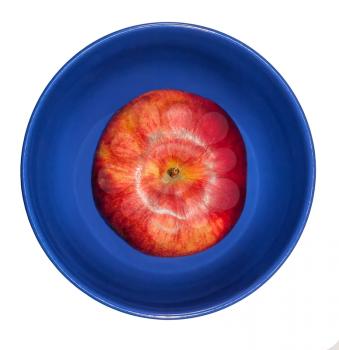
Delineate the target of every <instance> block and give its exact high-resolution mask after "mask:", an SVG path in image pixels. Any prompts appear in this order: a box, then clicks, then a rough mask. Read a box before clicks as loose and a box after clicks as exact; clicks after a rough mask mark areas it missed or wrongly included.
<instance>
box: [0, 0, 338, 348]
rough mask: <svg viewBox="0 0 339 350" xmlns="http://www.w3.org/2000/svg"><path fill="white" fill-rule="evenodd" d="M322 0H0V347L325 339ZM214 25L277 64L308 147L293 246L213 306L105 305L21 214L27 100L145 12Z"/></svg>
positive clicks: (331, 173)
mask: <svg viewBox="0 0 339 350" xmlns="http://www.w3.org/2000/svg"><path fill="white" fill-rule="evenodd" d="M335 5H336V1H325V0H324V1H312V0H309V1H297V0H295V1H286V0H285V1H279V2H278V1H258V0H256V1H248V2H245V1H215V0H208V1H202V2H199V1H195V2H191V1H188V0H186V1H184V0H167V1H166V0H165V1H159V0H157V1H153V0H140V1H131V0H122V1H113V0H111V1H99V0H92V1H81V2H75V1H61V0H59V1H34V0H30V1H6V2H5V1H3V2H1V5H0V6H1V8H0V17H1V18H0V26H1V28H0V36H1V42H0V52H1V53H0V61H1V64H0V89H1V90H0V112H1V115H0V116H1V127H0V169H1V171H0V213H1V216H0V218H1V220H0V223H1V234H0V239H1V242H0V269H1V275H0V276H1V279H0V281H1V282H0V283H1V287H0V293H1V298H0V303H1V305H0V322H1V326H0V348H1V349H6V350H7V349H37V350H38V349H52V350H53V349H80V348H81V349H113V348H116V349H149V350H153V349H159V348H160V349H163V350H167V349H171V350H172V349H173V348H177V349H185V348H186V349H206V348H207V349H230V350H248V349H251V350H256V349H258V350H259V349H260V350H272V349H274V350H280V349H281V350H300V349H301V350H304V349H305V350H328V349H329V348H331V346H333V345H334V344H335V343H336V341H337V340H338V339H339V302H338V300H339V283H338V280H339V259H338V248H339V220H338V219H339V212H338V209H339V207H338V198H339V186H338V174H339V157H338V151H339V137H338V128H339V121H338V120H339V114H338V111H339V108H338V100H339V88H338V79H339V69H338V64H339V49H338V48H339V39H338V35H339V22H338V13H339V12H338V11H339V10H338V9H336V8H335ZM155 21H179V22H189V23H195V24H200V25H204V26H208V27H211V28H214V29H217V30H219V31H223V32H225V33H228V34H230V35H232V36H234V37H236V38H238V39H240V40H241V41H243V42H245V43H246V44H248V45H250V46H251V47H253V48H254V49H255V50H257V51H258V52H259V53H261V54H262V55H263V56H264V57H265V58H266V59H268V60H269V61H270V62H271V63H272V64H273V65H274V66H275V67H276V68H277V69H278V71H279V72H280V73H281V74H282V75H283V76H284V78H285V79H286V80H287V82H288V83H289V84H290V86H291V87H292V89H293V90H294V92H295V94H296V95H297V97H298V99H299V101H300V103H301V105H302V107H303V109H304V111H305V113H306V116H307V118H308V121H309V124H310V127H311V130H312V133H313V137H314V142H315V148H316V155H317V187H316V193H315V199H314V204H313V208H312V211H311V216H310V218H309V221H308V224H307V226H306V229H305V231H304V234H303V236H302V238H301V240H300V241H299V244H298V245H297V247H296V249H295V250H294V252H293V253H292V255H291V256H290V258H289V259H288V260H287V262H286V263H285V264H284V265H283V267H282V268H281V269H280V270H279V271H278V273H277V274H276V275H275V276H274V277H273V278H272V279H271V280H270V281H269V282H267V283H266V284H265V285H264V286H263V287H262V288H260V289H259V290H258V291H256V292H255V293H254V294H252V295H251V296H249V297H248V298H246V299H245V300H243V301H241V302H240V303H238V304H236V305H234V306H232V307H230V308H228V309H226V310H223V311H220V312H217V313H214V314H211V315H208V316H203V317H200V318H196V319H189V320H181V321H156V320H148V319H142V318H137V317H133V316H129V315H125V314H122V313H119V312H117V311H114V310H111V309H109V308H108V307H106V306H103V305H101V304H99V303H98V302H96V301H94V300H92V299H91V298H89V297H88V296H86V295H85V294H83V293H82V292H80V291H79V290H78V289H77V288H75V287H74V286H73V285H71V284H70V283H69V282H68V281H67V280H66V279H65V278H64V277H63V276H62V275H61V274H60V273H59V272H58V271H57V270H56V268H55V267H54V266H53V265H52V263H50V261H49V260H48V258H47V257H46V256H45V254H44V253H43V251H42V249H41V248H40V246H39V244H38V242H37V241H36V239H35V237H34V234H33V232H32V230H31V228H30V225H29V223H28V220H27V218H26V214H25V210H24V206H23V202H22V198H21V191H20V177H19V165H20V152H21V146H22V140H23V136H24V132H25V128H26V125H27V123H28V120H29V117H30V114H31V112H32V110H33V107H34V105H35V103H36V101H37V99H38V97H39V95H40V93H41V92H42V90H43V88H44V87H45V86H46V84H47V83H48V81H49V80H50V79H51V78H52V76H53V75H54V74H55V73H56V72H57V70H58V69H59V68H60V67H61V66H62V65H63V64H64V63H65V62H66V61H67V60H68V59H69V58H71V57H72V56H73V55H74V54H75V53H77V52H78V51H79V50H80V49H82V48H83V47H84V46H86V45H87V44H89V43H91V42H92V41H94V40H96V39H98V38H100V37H101V36H103V35H106V34H108V33H110V32H113V31H115V30H118V29H121V28H124V27H127V26H130V25H134V24H140V23H145V22H155Z"/></svg>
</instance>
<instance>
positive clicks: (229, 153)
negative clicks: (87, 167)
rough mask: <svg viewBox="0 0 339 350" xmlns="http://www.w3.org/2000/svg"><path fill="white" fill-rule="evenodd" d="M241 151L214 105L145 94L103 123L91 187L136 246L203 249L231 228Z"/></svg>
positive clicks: (172, 94)
mask: <svg viewBox="0 0 339 350" xmlns="http://www.w3.org/2000/svg"><path fill="white" fill-rule="evenodd" d="M246 168H247V164H246V150H245V146H244V142H243V139H242V137H241V135H240V132H239V130H238V128H237V127H236V126H235V124H234V122H233V121H232V120H231V118H230V117H229V116H228V114H227V113H226V112H225V111H224V110H223V109H221V107H219V106H218V105H217V104H215V103H214V102H212V101H210V100H208V99H206V98H204V97H201V96H198V95H195V94H192V93H186V92H183V91H178V90H155V91H151V92H148V93H145V94H143V95H141V96H139V97H137V98H136V99H134V100H133V101H131V102H130V103H128V104H127V105H125V106H124V107H123V108H122V109H121V110H119V111H118V112H117V113H116V114H115V115H113V117H112V118H111V120H110V121H109V123H108V125H107V127H106V129H105V130H104V132H103V134H102V136H101V139H100V141H99V143H98V147H97V150H96V154H95V158H94V163H93V174H92V186H93V195H94V199H95V202H96V205H97V208H98V210H99V212H100V213H101V215H102V216H103V217H104V219H105V220H106V221H107V223H108V224H109V225H110V226H111V227H112V228H113V229H114V230H115V231H116V232H117V233H119V234H120V235H121V236H122V237H123V238H124V239H125V240H126V241H127V242H128V243H129V244H131V245H132V246H133V247H135V248H136V249H138V250H140V251H142V252H144V253H146V254H150V255H154V256H161V257H176V256H184V255H190V254H194V253H197V252H200V251H203V250H205V249H207V248H209V247H211V246H213V245H214V244H216V243H217V242H219V241H220V240H221V239H222V238H223V237H224V236H225V235H227V233H229V231H230V230H231V229H232V227H233V226H234V225H235V223H236V222H237V220H238V219H239V216H240V214H241V212H242V209H243V206H244V202H245V196H246V175H247V169H246Z"/></svg>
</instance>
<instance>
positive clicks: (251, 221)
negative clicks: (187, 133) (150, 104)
mask: <svg viewBox="0 0 339 350" xmlns="http://www.w3.org/2000/svg"><path fill="white" fill-rule="evenodd" d="M162 88H165V89H180V90H185V91H188V92H193V93H196V94H199V95H201V96H204V97H207V98H209V99H211V100H213V101H215V102H216V103H218V104H219V105H220V106H221V107H222V108H223V109H225V110H226V111H227V112H228V113H229V114H230V115H231V116H232V118H233V120H234V121H235V123H236V124H237V126H238V127H239V129H240V131H241V133H242V135H243V138H244V141H245V144H246V149H247V157H248V185H247V198H246V203H245V208H244V211H243V213H242V215H241V217H240V220H239V221H238V223H237V224H236V226H235V227H234V229H233V230H232V231H231V232H230V234H229V235H228V236H226V237H225V238H224V239H223V240H222V241H221V242H220V243H218V244H217V245H215V246H213V247H212V248H210V249H208V250H206V251H204V252H201V253H198V254H195V255H192V256H187V257H179V258H160V257H153V256H148V255H144V254H142V253H140V252H139V251H137V250H135V249H134V248H132V247H131V246H130V245H129V244H127V243H126V242H125V241H124V240H123V239H121V238H120V237H119V236H118V235H117V234H115V233H114V232H113V231H112V229H111V228H110V227H109V226H108V225H107V224H106V223H105V221H104V220H103V218H102V217H101V216H100V214H99V212H98V211H97V209H96V207H95V204H94V201H93V197H92V189H91V169H92V161H93V156H94V152H95V148H96V145H97V142H98V139H99V137H100V134H101V133H102V131H103V129H104V127H105V125H106V123H107V122H108V120H109V119H110V118H111V116H112V114H113V113H114V112H115V111H117V110H118V109H119V108H120V107H122V106H123V105H124V104H126V103H127V102H129V101H130V100H131V99H133V98H134V97H136V96H138V95H140V94H142V93H144V92H147V91H149V90H154V89H162ZM21 172H22V173H21V176H22V191H23V197H24V201H25V205H26V210H27V213H28V216H29V219H30V222H31V225H32V227H33V230H34V232H35V234H36V236H37V238H38V240H39V242H40V244H41V246H42V248H43V249H44V250H45V252H46V254H47V255H48V256H49V258H50V259H51V260H52V262H53V263H54V264H55V265H56V267H57V268H58V269H59V270H60V271H61V272H62V273H63V274H64V275H65V276H66V277H67V278H68V279H69V280H70V281H71V282H73V283H74V284H75V285H77V286H78V287H79V288H80V289H81V290H83V291H84V292H86V293H87V294H88V295H90V296H92V297H93V298H95V299H97V300H98V301H101V302H102V303H104V304H106V305H108V306H111V307H113V308H115V309H118V310H121V311H124V312H128V313H131V314H134V315H139V316H146V317H154V318H185V317H193V316H198V315H203V314H206V313H209V312H213V311H216V310H219V309H222V308H224V307H226V306H229V305H231V304H233V303H235V302H237V301H238V300H240V299H242V298H244V297H245V296H246V295H248V294H250V293H251V292H253V291H254V290H255V289H256V288H258V287H259V286H260V285H261V284H263V283H264V282H265V281H266V280H267V279H268V278H269V277H270V276H271V275H272V274H273V273H274V272H275V271H276V270H277V269H278V268H279V266H280V265H281V264H282V263H283V262H284V260H285V259H286V258H287V257H288V255H289V254H290V252H291V251H292V249H293V247H294V246H295V244H296V242H297V241H298V238H299V237H300V234H301V232H302V230H303V227H304V225H305V222H306V220H307V216H308V213H309V210H310V206H311V202H312V197H313V190H314V183H315V159H314V150H313V144H312V138H311V135H310V131H309V128H308V125H307V122H306V120H305V117H304V114H303V112H302V109H301V107H300V105H299V104H298V101H297V100H296V97H295V96H294V95H293V93H292V91H291V89H290V88H289V87H288V86H287V84H286V83H285V81H284V80H283V79H282V78H281V76H280V75H279V74H278V73H277V72H276V71H275V70H274V68H272V66H270V65H269V63H267V61H265V60H264V59H263V58H262V57H260V56H259V55H258V54H257V53H256V52H254V51H253V50H251V49H250V48H249V47H247V46H245V45H244V44H242V43H240V42H239V41H237V40H235V39H233V38H231V37H229V36H227V35H225V34H222V33H219V32H215V31H213V30H210V29H206V28H201V27H197V26H193V25H186V24H174V23H158V24H148V25H141V26H136V27H132V28H128V29H124V30H122V31H119V32H116V33H113V34H110V35H108V36H106V37H104V38H102V39H100V40H98V41H96V42H95V43H94V44H92V45H90V46H88V47H87V48H85V49H84V50H83V51H81V52H80V53H78V54H77V55H76V56H75V57H73V58H72V59H71V60H70V61H69V62H68V63H67V64H66V65H65V66H64V67H63V68H62V69H61V70H60V71H59V72H58V73H57V75H56V76H55V77H54V78H53V80H52V81H51V82H50V84H49V85H48V86H47V88H46V89H45V91H44V92H43V94H42V96H41V98H40V100H39V101H38V103H37V106H36V108H35V110H34V112H33V115H32V117H31V120H30V123H29V126H28V129H27V134H26V138H25V141H24V146H23V152H22V168H21Z"/></svg>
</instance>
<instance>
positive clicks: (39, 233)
mask: <svg viewBox="0 0 339 350" xmlns="http://www.w3.org/2000/svg"><path fill="white" fill-rule="evenodd" d="M149 28H154V29H155V30H156V29H157V28H160V29H163V28H167V29H170V28H181V29H191V30H195V31H199V32H205V33H208V34H209V35H211V36H217V37H219V38H220V37H221V38H222V39H224V40H226V41H229V42H232V43H233V44H235V45H237V46H240V47H241V48H243V49H245V50H246V51H247V53H248V54H249V55H251V56H252V57H255V58H257V59H258V60H259V61H260V62H261V63H262V64H263V65H264V66H265V67H266V69H267V71H268V72H269V73H270V74H272V75H274V76H275V78H276V79H277V81H278V82H279V84H280V87H281V88H282V89H283V90H284V92H285V93H287V95H288V99H289V102H290V103H292V104H293V105H294V107H295V108H296V112H297V113H298V116H299V119H300V122H301V128H302V133H303V134H304V136H305V143H307V144H306V145H305V146H306V147H307V155H308V158H309V171H310V179H309V180H310V181H309V183H308V185H307V196H306V197H307V200H306V201H305V203H304V206H303V211H302V213H301V215H300V216H299V221H298V223H297V225H296V228H295V230H294V235H293V238H292V239H291V240H290V242H289V243H288V245H287V246H286V248H285V249H284V251H283V252H282V253H281V254H280V255H279V256H278V257H277V258H276V260H275V261H274V263H273V264H272V265H271V266H270V267H269V268H268V269H267V271H266V272H265V273H264V274H262V275H261V276H260V277H259V278H258V280H257V281H256V282H255V283H253V284H252V285H250V286H249V287H247V288H245V289H244V290H243V291H242V292H241V293H238V294H236V295H234V296H232V297H231V298H229V299H227V300H225V301H223V302H220V303H218V304H216V305H213V306H211V307H208V308H205V309H199V310H197V311H192V312H183V313H181V312H180V313H173V314H167V313H157V312H149V311H148V312H144V311H142V310H140V309H138V308H131V307H128V306H126V305H123V304H121V303H118V302H112V301H110V300H108V299H106V298H105V297H103V296H101V295H100V294H99V293H97V292H96V291H95V290H93V289H91V288H89V287H88V286H86V285H85V283H83V282H82V281H81V280H80V279H79V278H78V277H77V276H75V275H74V274H73V273H72V272H71V271H69V269H68V268H67V267H66V266H65V265H64V263H63V262H62V261H61V259H59V258H58V257H57V256H56V254H54V252H53V249H52V248H51V247H50V246H49V244H48V242H47V241H46V239H45V238H44V233H43V230H42V229H41V228H40V226H39V219H38V217H37V215H36V214H35V212H34V206H33V204H32V202H31V199H30V195H29V190H28V188H29V184H28V176H27V173H28V170H27V155H28V148H29V145H30V142H31V133H32V130H33V129H34V127H35V124H36V119H37V116H38V114H39V110H40V106H41V105H42V104H43V102H44V101H45V100H46V99H47V98H48V97H49V93H50V90H51V89H53V85H54V84H55V82H56V81H57V80H58V79H60V78H62V75H63V73H64V71H65V70H66V69H67V68H68V67H69V66H70V65H72V64H76V61H77V60H78V58H79V57H80V56H83V55H86V53H88V52H89V51H90V50H91V49H93V48H94V47H97V46H99V45H100V44H102V43H103V42H105V41H106V40H111V39H112V38H115V37H118V36H120V35H121V34H133V33H134V32H136V31H142V30H145V29H146V30H147V29H149ZM20 179H21V191H22V197H23V201H24V205H25V209H26V213H27V216H28V219H29V222H30V225H31V227H32V229H33V232H34V234H35V236H36V238H37V240H38V242H39V244H40V246H41V248H42V249H43V250H44V252H45V254H46V255H47V257H48V258H49V260H50V261H51V262H52V263H53V265H54V266H55V267H56V268H57V269H58V270H59V271H60V272H61V273H62V274H63V276H64V277H66V278H67V279H68V280H69V281H70V282H71V283H72V284H74V285H75V286H76V287H77V288H79V289H80V290H81V291H83V292H84V293H85V294H87V295H88V296H90V297H91V298H93V299H95V300H96V301H99V302H100V303H102V304H104V305H106V306H109V307H111V308H113V309H115V310H118V311H121V312H124V313H127V314H130V315H134V316H139V317H145V318H152V319H167V320H168V319H186V318H192V317H197V316H203V315H206V314H210V313H213V312H216V311H219V310H222V309H224V308H226V307H228V306H231V305H233V304H235V303H237V302H238V301H240V300H242V299H244V298H245V297H247V296H248V295H250V294H252V293H253V292H255V291H256V290H257V289H258V288H259V287H261V286H262V285H263V284H264V283H265V282H267V281H268V280H269V279H270V278H271V277H272V276H273V275H274V274H275V273H276V272H277V270H278V269H279V268H280V267H281V266H282V265H283V264H284V262H285V261H286V259H287V258H288V257H289V256H290V254H291V252H292V251H293V249H294V248H295V246H296V244H297V242H298V241H299V239H300V237H301V234H302V232H303V230H304V227H305V225H306V222H307V219H308V217H309V214H310V210H311V206H312V202H313V198H314V191H315V183H316V158H315V150H314V143H313V140H312V135H311V131H310V128H309V125H308V122H307V119H306V117H305V114H304V112H303V110H302V107H301V105H300V103H299V101H298V100H297V98H296V96H295V94H294V93H293V91H292V89H291V88H290V86H289V85H288V84H287V82H286V81H285V80H284V78H283V77H282V76H281V75H280V73H279V72H278V71H277V70H276V69H275V68H274V67H273V66H272V65H271V64H270V63H269V62H268V61H267V60H266V59H265V58H263V57H262V56H261V55H260V54H259V53H257V52H256V51H255V50H253V49H252V48H250V47H249V46H247V45H246V44H244V43H242V42H241V41H239V40H238V39H235V38H233V37H232V36H230V35H228V34H225V33H222V32H219V31H217V30H214V29H210V28H207V27H204V26H200V25H195V24H190V23H180V22H152V23H144V24H139V25H134V26H131V27H127V28H124V29H121V30H118V31H115V32H112V33H110V34H108V35H105V36H103V37H102V38H100V39H98V40H96V41H94V42H92V43H91V44H89V45H88V46H86V47H85V48H83V49H82V50H81V51H79V52H78V53H77V54H75V55H74V56H73V57H72V58H71V59H70V60H68V61H67V62H66V63H65V64H64V65H63V66H62V67H61V68H60V69H59V71H58V72H57V73H56V74H55V75H54V77H53V78H52V79H51V80H50V82H49V83H48V84H47V86H46V87H45V89H44V90H43V92H42V94H41V96H40V97H39V99H38V101H37V103H36V105H35V107H34V109H33V112H32V114H31V117H30V119H29V122H28V125H27V129H26V132H25V136H24V141H23V145H22V152H21V165H20Z"/></svg>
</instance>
